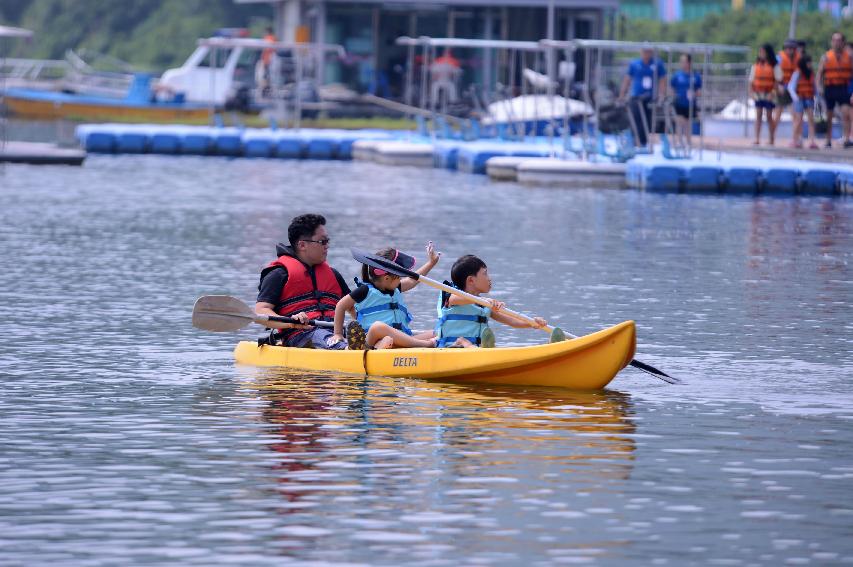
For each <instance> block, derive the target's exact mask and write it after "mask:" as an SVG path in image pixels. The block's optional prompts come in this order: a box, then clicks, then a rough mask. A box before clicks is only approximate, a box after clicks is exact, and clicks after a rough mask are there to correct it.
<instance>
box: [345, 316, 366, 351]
mask: <svg viewBox="0 0 853 567" xmlns="http://www.w3.org/2000/svg"><path fill="white" fill-rule="evenodd" d="M347 345H349V349H350V350H365V349H366V348H367V333H365V332H364V327H362V326H361V324H360V323H359V322H358V321H350V322H349V323H347Z"/></svg>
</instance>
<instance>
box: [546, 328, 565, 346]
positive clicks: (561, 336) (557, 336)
mask: <svg viewBox="0 0 853 567" xmlns="http://www.w3.org/2000/svg"><path fill="white" fill-rule="evenodd" d="M565 340H568V338H567V337H566V333H565V332H563V329H561V328H560V327H554V330H553V331H551V340H549V341H548V342H549V343H561V342H563V341H565Z"/></svg>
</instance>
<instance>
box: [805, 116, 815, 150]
mask: <svg viewBox="0 0 853 567" xmlns="http://www.w3.org/2000/svg"><path fill="white" fill-rule="evenodd" d="M806 117H807V118H808V120H809V145H812V144H814V143H815V139H814V110H813V109H811V108H807V109H806Z"/></svg>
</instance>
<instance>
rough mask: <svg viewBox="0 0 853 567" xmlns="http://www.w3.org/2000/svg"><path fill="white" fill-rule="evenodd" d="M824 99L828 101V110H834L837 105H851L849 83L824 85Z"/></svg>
mask: <svg viewBox="0 0 853 567" xmlns="http://www.w3.org/2000/svg"><path fill="white" fill-rule="evenodd" d="M823 100H825V101H826V109H827V110H833V109H834V108H835V107H836V106H850V93H848V92H847V85H829V86H826V87H824V89H823Z"/></svg>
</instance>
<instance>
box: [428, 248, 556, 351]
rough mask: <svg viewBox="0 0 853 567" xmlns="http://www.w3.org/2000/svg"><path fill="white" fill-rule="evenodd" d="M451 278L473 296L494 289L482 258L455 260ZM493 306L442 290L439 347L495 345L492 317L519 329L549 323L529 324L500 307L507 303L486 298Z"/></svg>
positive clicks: (439, 310)
mask: <svg viewBox="0 0 853 567" xmlns="http://www.w3.org/2000/svg"><path fill="white" fill-rule="evenodd" d="M450 279H451V280H453V286H454V287H456V288H458V289H461V290H462V291H464V292H466V293H469V294H471V295H477V296H480V295H482V294H484V293H488V292H489V291H491V289H492V279H491V278H490V277H489V269H488V268H487V267H486V263H485V262H483V261H482V260H481V259H479V258H477V257H476V256H473V255H471V254H468V255H466V256H462V257H461V258H459V259H458V260H456V262H454V263H453V267H452V268H451V269H450ZM487 301H488V302H489V303H491V304H492V306H491V307H483V306H482V305H477V304H476V303H472V302H471V300H469V299H466V298H464V297H461V296H458V295H453V294H450V293H447V292H442V294H441V297H440V299H439V309H438V317H439V319H438V323H436V336H437V337H438V344H437V346H439V347H454V346H455V347H465V348H476V347H478V346H480V347H483V348H493V347H494V346H495V334H494V332H492V330H491V329H490V328H489V318H492V319H494V320H495V321H497V322H499V323H503V324H504V325H509V326H510V327H517V328H525V327H527V328H534V329H539V328H540V327H544V326H545V325H547V322H546V321H545V319H543V318H542V317H535V318H534V320H535V321H536V325H530V324H528V323H525V322H524V321H521V320H519V319H516V318H515V317H511V316H509V315H506V314H504V313H501V310H502V309H503V308H504V307H505V304H504V302H502V301H497V300H495V299H487Z"/></svg>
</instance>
